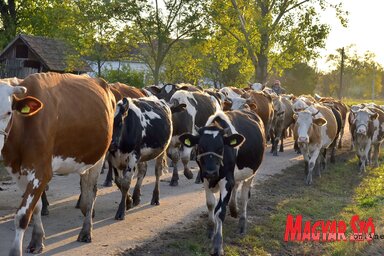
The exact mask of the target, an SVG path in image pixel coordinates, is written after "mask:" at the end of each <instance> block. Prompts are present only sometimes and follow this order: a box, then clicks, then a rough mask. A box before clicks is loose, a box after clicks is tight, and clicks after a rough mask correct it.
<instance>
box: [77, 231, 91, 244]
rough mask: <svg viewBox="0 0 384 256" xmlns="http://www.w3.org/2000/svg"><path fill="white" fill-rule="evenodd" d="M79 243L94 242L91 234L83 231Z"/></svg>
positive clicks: (78, 238) (78, 239)
mask: <svg viewBox="0 0 384 256" xmlns="http://www.w3.org/2000/svg"><path fill="white" fill-rule="evenodd" d="M77 241H78V242H82V243H90V242H92V237H91V234H90V233H88V232H83V231H81V232H80V234H79V236H78V237H77Z"/></svg>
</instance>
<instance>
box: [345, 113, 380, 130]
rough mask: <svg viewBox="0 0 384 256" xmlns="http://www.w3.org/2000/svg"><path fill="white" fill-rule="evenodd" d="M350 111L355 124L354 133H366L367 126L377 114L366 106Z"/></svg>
mask: <svg viewBox="0 0 384 256" xmlns="http://www.w3.org/2000/svg"><path fill="white" fill-rule="evenodd" d="M351 112H352V113H353V115H354V121H353V122H354V124H355V127H356V128H355V131H354V132H355V133H356V134H358V135H367V134H368V130H369V127H370V125H371V123H372V121H373V120H375V119H377V117H378V114H377V113H375V112H372V111H371V110H369V109H367V108H363V109H359V110H357V111H356V110H352V109H351Z"/></svg>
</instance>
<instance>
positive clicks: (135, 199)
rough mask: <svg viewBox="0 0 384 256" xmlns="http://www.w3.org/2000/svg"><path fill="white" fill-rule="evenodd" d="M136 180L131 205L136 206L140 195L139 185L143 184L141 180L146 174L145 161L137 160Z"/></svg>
mask: <svg viewBox="0 0 384 256" xmlns="http://www.w3.org/2000/svg"><path fill="white" fill-rule="evenodd" d="M137 169H138V172H137V180H136V185H135V189H134V190H133V196H132V200H133V206H134V207H135V206H137V205H139V204H140V196H141V185H142V184H143V180H144V178H145V175H146V174H147V163H146V162H139V163H137Z"/></svg>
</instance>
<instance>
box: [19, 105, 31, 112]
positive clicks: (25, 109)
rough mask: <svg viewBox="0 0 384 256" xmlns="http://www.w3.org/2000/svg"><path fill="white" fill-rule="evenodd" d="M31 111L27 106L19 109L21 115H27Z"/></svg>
mask: <svg viewBox="0 0 384 256" xmlns="http://www.w3.org/2000/svg"><path fill="white" fill-rule="evenodd" d="M30 111H31V108H30V107H29V106H27V105H26V106H24V107H23V108H22V109H21V111H20V112H21V113H23V114H29V112H30Z"/></svg>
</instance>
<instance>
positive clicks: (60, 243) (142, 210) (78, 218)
mask: <svg viewBox="0 0 384 256" xmlns="http://www.w3.org/2000/svg"><path fill="white" fill-rule="evenodd" d="M285 146H286V152H284V153H279V156H278V157H273V156H272V155H271V154H270V153H269V150H270V147H269V146H268V148H267V149H266V153H265V157H264V160H263V164H262V166H261V168H260V169H259V171H258V173H257V176H256V179H255V182H256V183H258V182H262V181H263V180H265V179H267V178H268V176H270V175H273V174H275V173H278V172H280V171H281V170H282V169H284V168H286V167H288V166H291V165H293V164H295V163H297V161H299V160H301V159H302V156H301V155H297V154H296V153H295V152H294V151H293V149H292V148H293V142H292V140H287V141H286V142H285ZM191 165H192V166H193V167H194V168H193V169H192V170H193V173H194V174H195V175H196V173H197V169H196V164H195V162H192V163H191ZM181 173H182V172H180V174H181ZM104 178H105V174H102V175H101V176H100V178H99V190H98V197H97V201H96V206H95V210H96V217H95V218H94V230H93V240H92V243H90V244H84V243H78V242H76V239H77V235H78V233H79V231H80V228H81V225H82V219H83V217H82V214H81V212H80V210H78V209H75V208H74V205H75V203H76V200H77V197H78V194H79V176H78V175H75V174H73V175H69V176H54V178H53V179H52V181H51V183H50V189H49V191H48V193H47V195H48V200H49V201H50V204H51V205H50V208H49V209H50V215H49V216H43V217H42V219H43V224H44V228H45V234H46V240H45V246H46V247H45V249H44V253H43V254H42V255H114V254H117V253H119V252H121V251H124V250H126V249H128V248H133V247H135V246H138V245H140V244H142V243H145V242H146V241H148V240H152V239H154V238H155V237H156V234H157V233H159V232H163V231H167V230H171V229H179V228H183V225H185V224H187V223H188V222H191V221H194V220H195V219H196V218H198V216H199V215H200V214H201V213H203V212H205V211H206V208H205V196H204V190H203V187H202V185H199V184H195V183H194V182H193V181H192V180H186V178H185V177H184V176H183V175H182V174H181V176H180V181H179V186H178V187H170V186H169V180H170V178H171V174H170V173H168V174H166V175H163V176H162V180H163V182H161V186H160V206H151V205H150V204H149V202H150V199H151V196H152V190H153V185H154V170H153V164H150V165H149V168H148V175H147V177H146V178H145V180H144V182H143V188H142V200H141V205H139V206H137V207H135V208H134V209H132V210H129V211H128V212H127V215H126V218H125V220H124V221H116V220H115V219H114V216H115V212H116V210H117V207H118V203H119V202H120V197H121V195H120V192H119V191H118V189H117V187H116V186H113V187H111V188H104V187H102V186H101V184H102V183H103V181H104ZM1 187H2V188H3V189H4V191H0V237H1V239H0V255H7V254H8V251H9V248H10V245H11V243H12V241H13V239H14V221H13V216H14V213H15V211H16V208H17V206H18V204H19V203H20V199H21V198H20V197H21V193H20V192H19V191H18V190H17V187H16V186H15V185H14V184H13V183H5V184H4V183H3V184H1ZM31 232H32V229H31V228H29V229H28V230H27V232H26V234H25V237H24V244H23V246H24V248H26V246H27V245H28V243H29V241H30V237H31Z"/></svg>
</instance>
